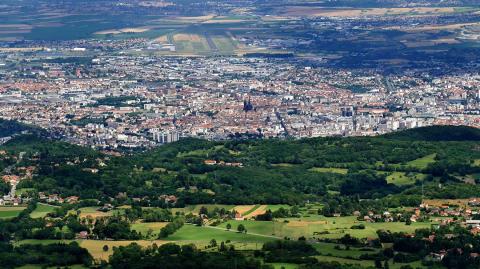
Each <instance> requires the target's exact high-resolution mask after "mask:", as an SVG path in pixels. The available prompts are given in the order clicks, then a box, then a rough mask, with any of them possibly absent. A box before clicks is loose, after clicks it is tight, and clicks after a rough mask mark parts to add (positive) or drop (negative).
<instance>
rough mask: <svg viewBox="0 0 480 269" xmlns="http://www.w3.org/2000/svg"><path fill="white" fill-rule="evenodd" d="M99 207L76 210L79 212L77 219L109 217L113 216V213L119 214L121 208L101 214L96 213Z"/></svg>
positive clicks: (100, 212) (99, 212)
mask: <svg viewBox="0 0 480 269" xmlns="http://www.w3.org/2000/svg"><path fill="white" fill-rule="evenodd" d="M99 208H100V207H98V206H97V207H95V206H94V207H82V208H80V209H78V210H79V211H80V215H79V217H81V218H86V217H92V218H98V217H109V216H113V214H114V213H115V212H121V211H122V208H118V209H114V210H110V211H108V212H102V211H98V209H99Z"/></svg>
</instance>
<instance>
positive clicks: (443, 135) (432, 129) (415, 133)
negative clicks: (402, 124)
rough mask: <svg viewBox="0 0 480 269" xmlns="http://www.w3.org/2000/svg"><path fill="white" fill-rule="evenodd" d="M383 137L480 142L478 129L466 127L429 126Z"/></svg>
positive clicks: (479, 130)
mask: <svg viewBox="0 0 480 269" xmlns="http://www.w3.org/2000/svg"><path fill="white" fill-rule="evenodd" d="M384 137H385V138H390V139H400V140H422V141H480V129H477V128H473V127H467V126H429V127H420V128H415V129H409V130H405V131H401V132H395V133H390V134H387V135H385V136H384Z"/></svg>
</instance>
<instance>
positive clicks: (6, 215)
mask: <svg viewBox="0 0 480 269" xmlns="http://www.w3.org/2000/svg"><path fill="white" fill-rule="evenodd" d="M25 208H26V207H24V206H0V219H10V218H14V217H16V216H18V214H20V212H22V211H23V210H24V209H25Z"/></svg>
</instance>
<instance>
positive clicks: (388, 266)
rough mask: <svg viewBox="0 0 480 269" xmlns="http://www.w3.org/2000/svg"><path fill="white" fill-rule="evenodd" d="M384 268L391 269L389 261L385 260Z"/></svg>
mask: <svg viewBox="0 0 480 269" xmlns="http://www.w3.org/2000/svg"><path fill="white" fill-rule="evenodd" d="M383 268H384V269H390V265H388V260H385V262H384V263H383Z"/></svg>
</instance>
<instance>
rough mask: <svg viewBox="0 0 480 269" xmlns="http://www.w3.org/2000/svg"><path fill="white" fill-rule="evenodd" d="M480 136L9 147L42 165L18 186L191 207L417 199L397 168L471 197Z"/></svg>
mask: <svg viewBox="0 0 480 269" xmlns="http://www.w3.org/2000/svg"><path fill="white" fill-rule="evenodd" d="M479 137H480V134H479V130H477V129H472V128H466V127H428V128H420V129H416V130H409V131H405V132H401V133H396V134H391V135H387V136H385V137H355V138H335V137H330V138H313V139H301V140H278V139H271V140H231V141H221V142H212V141H206V140H199V139H192V138H187V139H183V140H181V141H180V142H177V143H172V144H168V145H165V146H161V147H159V148H157V149H154V150H150V151H146V152H143V153H136V154H131V153H130V154H128V153H127V154H126V155H125V156H121V157H115V156H110V155H105V154H104V153H102V152H99V151H95V150H93V149H89V148H83V147H79V146H75V145H70V144H67V143H64V142H58V141H51V140H48V139H45V138H39V137H38V136H37V135H21V136H17V137H15V138H14V139H12V140H10V141H8V142H7V143H5V144H4V145H3V146H2V148H3V149H5V150H6V151H7V152H8V153H9V154H11V155H12V156H15V155H17V156H18V154H19V152H22V151H23V152H26V154H25V157H24V158H23V160H22V161H21V163H20V165H24V166H35V167H37V170H36V175H35V177H34V178H33V180H24V181H22V182H21V183H20V185H19V186H18V188H32V187H33V188H35V189H36V190H38V191H44V192H46V193H58V194H60V195H61V196H64V197H67V196H71V195H77V196H80V197H81V198H82V199H88V198H94V199H98V200H100V201H109V200H110V198H117V199H116V200H115V202H116V203H131V199H133V198H140V201H138V199H136V201H137V202H139V203H141V204H143V205H145V206H160V207H165V206H167V205H168V204H165V202H164V201H163V200H162V199H160V198H159V197H160V196H161V195H175V196H177V197H178V198H179V199H178V201H177V203H176V204H175V206H177V207H182V206H183V205H185V204H199V203H223V204H255V203H258V204H290V205H294V204H301V203H303V202H304V201H306V200H310V201H315V200H317V201H322V200H325V199H326V200H328V199H330V197H331V196H332V194H333V197H335V196H337V195H335V194H338V193H340V194H342V197H356V198H357V199H358V198H360V199H371V198H375V199H378V198H381V199H383V200H382V201H383V202H384V203H389V204H393V205H397V204H398V203H401V204H404V205H414V204H418V202H419V199H420V196H421V188H420V187H421V182H420V180H416V181H415V180H414V181H412V182H411V184H405V185H395V184H391V183H388V182H387V180H386V179H387V177H388V176H389V175H390V174H392V173H394V172H403V173H406V174H407V175H408V174H415V173H416V174H421V175H423V176H424V185H425V188H424V190H425V195H426V197H430V198H467V197H471V196H472V195H475V194H477V193H478V192H479V191H480V187H478V186H477V185H472V184H464V182H462V178H464V177H471V178H473V180H477V181H478V180H479V177H478V175H479V174H480V166H478V165H475V164H474V163H475V160H478V159H480V145H479V142H478V141H479V140H480V139H479ZM453 140H454V141H453ZM425 156H427V157H428V156H432V161H431V162H429V163H426V164H425V165H424V166H421V165H420V166H419V165H415V164H412V162H414V161H415V160H418V159H421V158H424V157H425ZM205 160H215V161H216V162H217V165H207V164H205ZM11 162H12V159H11V158H3V159H2V160H1V162H0V163H1V164H2V166H3V167H6V166H7V165H9V164H10V163H11ZM223 163H241V164H242V166H241V167H235V166H231V165H230V166H229V165H225V164H223ZM317 168H320V169H326V170H318V169H317ZM329 169H330V170H329ZM93 170H95V171H94V172H92V171H93ZM338 171H340V172H338ZM3 189H5V190H3ZM2 190H3V192H5V191H6V188H0V191H2ZM170 206H171V205H170Z"/></svg>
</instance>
